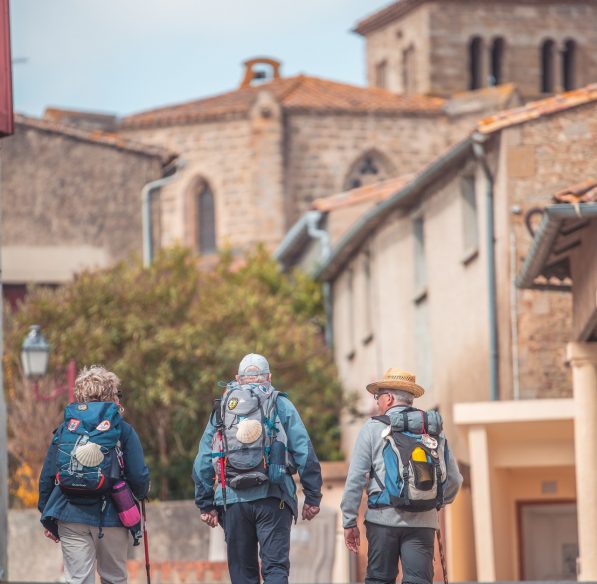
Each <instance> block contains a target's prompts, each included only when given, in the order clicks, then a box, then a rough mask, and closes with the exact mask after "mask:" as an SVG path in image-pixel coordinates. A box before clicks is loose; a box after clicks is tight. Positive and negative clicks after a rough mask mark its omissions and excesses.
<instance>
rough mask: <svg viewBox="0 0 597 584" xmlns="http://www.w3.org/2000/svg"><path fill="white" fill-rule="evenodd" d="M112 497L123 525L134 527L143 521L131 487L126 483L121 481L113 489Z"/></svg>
mask: <svg viewBox="0 0 597 584" xmlns="http://www.w3.org/2000/svg"><path fill="white" fill-rule="evenodd" d="M111 496H112V501H113V503H114V507H116V511H117V512H118V517H119V518H120V521H121V522H122V525H124V526H125V527H133V526H135V525H137V523H139V521H141V514H140V513H139V507H137V503H136V502H135V498H134V497H133V493H132V492H131V489H130V487H129V486H128V485H127V484H126V483H125V482H124V481H120V482H118V483H116V484H115V485H114V486H113V487H112V493H111Z"/></svg>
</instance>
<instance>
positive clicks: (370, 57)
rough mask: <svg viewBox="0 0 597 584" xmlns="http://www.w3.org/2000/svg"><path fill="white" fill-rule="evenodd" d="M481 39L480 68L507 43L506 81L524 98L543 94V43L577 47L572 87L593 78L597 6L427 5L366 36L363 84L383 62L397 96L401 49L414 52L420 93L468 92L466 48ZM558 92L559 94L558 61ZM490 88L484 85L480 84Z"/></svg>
mask: <svg viewBox="0 0 597 584" xmlns="http://www.w3.org/2000/svg"><path fill="white" fill-rule="evenodd" d="M476 35H479V36H481V37H482V38H483V40H484V42H485V45H486V50H485V51H484V57H485V71H486V72H487V73H488V71H489V69H488V67H489V49H488V47H489V46H490V44H491V43H492V41H493V39H494V38H495V37H497V36H501V37H503V38H504V40H505V43H506V49H505V53H504V62H503V77H504V82H512V83H515V84H516V85H517V86H518V88H519V89H520V91H521V92H522V94H523V95H524V96H525V98H527V99H531V98H535V97H537V96H538V95H539V94H540V89H539V88H540V70H541V68H540V46H541V44H542V42H543V41H544V40H545V39H547V38H551V39H553V40H554V41H555V42H556V43H557V47H558V50H559V49H561V48H563V45H564V42H565V41H566V40H568V39H573V40H574V41H575V42H576V43H577V75H576V86H577V87H581V86H583V85H586V84H588V83H590V82H593V81H595V80H597V6H595V4H594V3H591V2H588V1H585V0H578V1H576V0H573V1H568V2H561V1H560V2H555V1H554V2H533V1H526V2H525V1H524V0H523V1H522V2H511V1H502V2H480V1H479V2H470V1H451V2H430V3H426V4H424V5H423V6H421V7H419V8H417V9H415V10H412V11H410V12H408V13H407V15H406V16H405V17H404V18H402V19H400V20H397V21H394V22H391V23H389V24H387V25H386V26H384V27H382V28H380V29H378V30H375V31H373V32H371V33H369V34H368V35H367V79H368V82H369V85H371V86H373V85H375V66H376V64H377V63H379V62H381V61H384V60H385V61H387V63H388V89H390V90H391V91H395V92H399V93H400V92H402V91H403V87H402V74H401V55H402V50H403V49H404V48H405V47H406V46H408V45H409V44H411V43H412V44H413V45H414V46H415V47H416V51H417V91H418V92H420V93H431V94H438V95H451V94H453V93H456V92H459V91H465V90H467V89H468V88H469V66H468V43H469V41H470V39H471V38H472V37H473V36H476ZM557 59H558V62H557V65H556V69H557V72H558V75H557V76H556V80H557V81H556V83H557V87H556V90H557V91H559V90H561V79H560V76H559V72H560V65H559V56H558V57H557ZM486 84H487V83H486V82H485V85H486Z"/></svg>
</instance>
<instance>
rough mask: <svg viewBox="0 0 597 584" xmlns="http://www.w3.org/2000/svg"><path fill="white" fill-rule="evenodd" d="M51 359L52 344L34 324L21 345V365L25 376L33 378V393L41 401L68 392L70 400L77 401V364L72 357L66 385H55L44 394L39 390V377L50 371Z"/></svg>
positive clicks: (68, 366) (67, 371)
mask: <svg viewBox="0 0 597 584" xmlns="http://www.w3.org/2000/svg"><path fill="white" fill-rule="evenodd" d="M49 359H50V345H49V343H48V341H47V340H46V338H45V337H44V335H43V334H42V332H41V327H40V326H39V325H38V324H34V325H32V326H31V327H30V328H29V332H28V333H27V336H26V337H25V339H24V340H23V345H22V346H21V365H22V366H23V372H24V373H25V377H27V378H28V379H31V380H32V382H33V383H32V385H33V393H34V395H35V397H36V399H38V400H40V401H50V400H53V399H55V398H57V397H58V396H59V395H61V394H64V393H67V394H68V401H69V403H72V402H74V401H75V377H76V376H77V366H76V364H75V361H74V360H73V359H71V360H70V361H69V362H68V365H67V368H66V387H55V388H54V390H53V391H51V392H50V393H49V394H46V395H42V393H41V392H40V391H39V379H40V378H41V377H43V376H44V375H45V374H46V373H47V371H48V361H49Z"/></svg>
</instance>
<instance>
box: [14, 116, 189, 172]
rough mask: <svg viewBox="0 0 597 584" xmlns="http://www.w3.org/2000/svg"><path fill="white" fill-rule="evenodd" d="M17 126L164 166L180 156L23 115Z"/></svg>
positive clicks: (112, 136)
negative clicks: (149, 160)
mask: <svg viewBox="0 0 597 584" xmlns="http://www.w3.org/2000/svg"><path fill="white" fill-rule="evenodd" d="M15 124H16V125H19V126H23V127H25V128H29V129H32V130H36V131H38V132H45V133H47V134H56V135H58V136H62V137H63V138H70V139H73V140H78V141H79V142H85V143H88V144H92V145H94V146H99V147H103V148H115V149H116V150H121V151H123V152H128V153H132V154H137V155H139V156H145V157H147V158H157V159H158V160H159V161H160V163H161V165H162V166H168V165H169V164H170V163H171V162H172V161H173V160H175V159H176V158H178V156H179V155H178V153H177V152H173V151H171V150H167V149H165V148H162V147H160V146H153V145H147V144H142V143H139V142H135V141H133V140H130V139H128V138H123V139H122V140H117V139H115V138H114V135H115V134H111V133H106V132H101V131H89V130H84V129H81V128H78V127H76V126H69V125H66V124H59V123H57V122H48V121H47V120H43V119H38V118H31V117H29V116H25V115H23V114H16V115H15ZM61 126H62V127H61ZM116 135H117V134H116Z"/></svg>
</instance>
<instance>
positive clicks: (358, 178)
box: [344, 150, 396, 191]
mask: <svg viewBox="0 0 597 584" xmlns="http://www.w3.org/2000/svg"><path fill="white" fill-rule="evenodd" d="M393 176H396V173H395V171H394V166H393V164H392V163H391V162H390V161H389V160H388V159H387V158H386V157H385V156H384V155H383V154H382V153H381V152H378V151H376V150H370V151H369V152H365V154H363V155H362V156H360V157H359V158H358V159H357V160H356V161H355V162H353V164H352V166H351V167H350V170H349V171H348V174H347V175H346V179H345V180H344V190H347V191H348V190H350V189H357V188H359V187H363V186H365V185H369V184H372V183H376V182H379V181H381V180H386V179H388V178H391V177H393Z"/></svg>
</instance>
